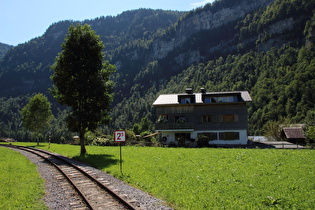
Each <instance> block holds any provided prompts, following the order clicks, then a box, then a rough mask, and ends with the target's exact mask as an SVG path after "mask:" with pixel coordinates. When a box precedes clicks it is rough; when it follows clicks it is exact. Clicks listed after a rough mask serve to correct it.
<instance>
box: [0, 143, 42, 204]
mask: <svg viewBox="0 0 315 210" xmlns="http://www.w3.org/2000/svg"><path fill="white" fill-rule="evenodd" d="M0 171H1V175H0V177H1V181H0V209H47V208H46V206H45V204H44V202H43V201H42V200H41V199H42V198H43V196H44V193H45V188H44V187H45V186H44V183H45V182H44V180H43V179H41V178H40V175H39V174H38V172H37V168H36V165H35V164H33V163H31V162H30V161H29V160H28V159H27V158H26V157H24V156H23V155H20V154H19V153H18V152H16V151H13V150H10V149H7V148H3V147H0Z"/></svg>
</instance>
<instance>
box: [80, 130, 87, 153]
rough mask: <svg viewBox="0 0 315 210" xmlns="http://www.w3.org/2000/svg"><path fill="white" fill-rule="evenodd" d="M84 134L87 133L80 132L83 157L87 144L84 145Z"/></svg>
mask: <svg viewBox="0 0 315 210" xmlns="http://www.w3.org/2000/svg"><path fill="white" fill-rule="evenodd" d="M84 134H85V132H84V131H83V130H81V131H80V135H79V136H80V146H81V152H80V155H81V156H83V155H85V154H86V149H85V144H84Z"/></svg>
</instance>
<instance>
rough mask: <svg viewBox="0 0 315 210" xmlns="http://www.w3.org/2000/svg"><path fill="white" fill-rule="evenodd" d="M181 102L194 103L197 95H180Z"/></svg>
mask: <svg viewBox="0 0 315 210" xmlns="http://www.w3.org/2000/svg"><path fill="white" fill-rule="evenodd" d="M179 103H180V104H193V103H195V96H179Z"/></svg>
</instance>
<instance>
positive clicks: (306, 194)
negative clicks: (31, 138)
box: [15, 143, 315, 209]
mask: <svg viewBox="0 0 315 210" xmlns="http://www.w3.org/2000/svg"><path fill="white" fill-rule="evenodd" d="M15 144H17V143H15ZM24 145H26V144H24ZM27 145H29V146H35V145H36V143H28V144H27ZM40 148H42V149H47V150H50V151H53V152H56V153H59V154H63V155H66V156H68V157H72V158H75V159H79V160H81V161H85V162H87V163H90V164H92V165H93V166H95V167H96V168H98V169H100V170H103V171H105V172H108V173H110V174H112V175H113V176H115V177H118V178H120V179H122V180H124V181H125V182H127V183H129V184H131V185H132V186H136V187H138V188H140V189H142V190H145V191H147V192H149V193H150V194H152V195H154V196H156V197H158V198H161V199H163V200H165V201H166V202H168V204H169V205H171V206H172V207H173V208H175V209H270V208H271V207H276V208H281V209H315V196H314V195H315V150H281V149H215V148H194V149H191V148H162V147H128V146H126V147H122V157H123V166H122V172H123V173H122V174H121V172H120V167H119V147H97V146H87V151H88V154H87V155H85V156H84V157H80V156H79V154H80V147H79V146H73V145H58V144H51V147H50V149H48V146H47V144H44V143H42V144H41V145H40Z"/></svg>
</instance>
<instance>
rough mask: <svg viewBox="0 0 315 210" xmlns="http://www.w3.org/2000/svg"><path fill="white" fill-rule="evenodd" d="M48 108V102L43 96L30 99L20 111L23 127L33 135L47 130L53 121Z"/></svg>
mask: <svg viewBox="0 0 315 210" xmlns="http://www.w3.org/2000/svg"><path fill="white" fill-rule="evenodd" d="M50 107H51V105H50V102H49V101H48V99H47V97H45V96H44V95H43V94H41V93H39V94H37V95H35V96H34V97H32V98H31V99H30V101H29V102H28V103H27V104H26V105H25V106H24V107H23V109H22V110H21V116H22V117H21V120H22V123H23V126H24V127H25V128H26V129H27V130H29V131H31V132H33V133H35V134H40V133H42V132H43V131H44V130H48V129H49V128H50V122H51V120H52V119H53V115H52V112H51V108H50Z"/></svg>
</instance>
